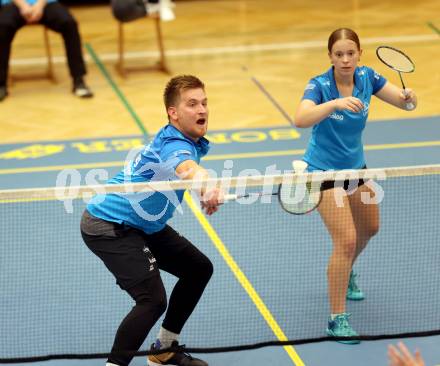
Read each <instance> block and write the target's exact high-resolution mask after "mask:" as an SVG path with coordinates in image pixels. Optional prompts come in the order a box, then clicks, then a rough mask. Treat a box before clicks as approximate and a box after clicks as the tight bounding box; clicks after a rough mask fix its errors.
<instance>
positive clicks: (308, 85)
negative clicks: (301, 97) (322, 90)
mask: <svg viewBox="0 0 440 366" xmlns="http://www.w3.org/2000/svg"><path fill="white" fill-rule="evenodd" d="M315 88H316V85H315V84H312V83H309V84H307V85H306V88H305V90H313V89H315Z"/></svg>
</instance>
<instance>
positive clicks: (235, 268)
mask: <svg viewBox="0 0 440 366" xmlns="http://www.w3.org/2000/svg"><path fill="white" fill-rule="evenodd" d="M184 199H185V202H186V204H187V205H188V206H189V208H190V209H191V211H192V213H193V214H194V216H195V217H196V218H197V220H198V221H199V224H200V226H202V228H203V230H205V233H206V234H207V235H208V237H209V238H210V239H211V241H212V243H213V244H214V246H215V248H216V249H217V251H218V252H219V253H220V255H221V256H222V258H223V260H224V261H225V262H226V264H227V266H228V267H229V269H230V270H231V272H232V273H233V274H234V276H235V278H236V280H237V281H238V283H239V284H240V285H241V286H242V287H243V289H244V290H245V291H246V293H247V294H248V296H249V298H250V299H251V300H252V302H253V303H254V305H255V307H256V308H257V310H258V311H259V312H260V315H261V316H262V317H263V319H264V320H265V321H266V323H267V325H268V326H269V328H270V329H271V330H272V332H273V333H274V334H275V336H276V337H277V339H278V340H279V341H280V342H284V341H288V338H287V336H286V335H285V334H284V332H283V330H282V329H281V327H280V326H279V324H278V322H277V321H276V320H275V318H274V316H273V315H272V313H271V311H270V310H269V309H268V308H267V306H266V304H265V303H264V301H263V300H262V298H261V297H260V295H259V294H258V292H257V291H256V290H255V288H254V286H253V285H252V283H251V282H250V281H249V279H248V278H247V276H246V275H245V274H244V272H243V271H242V270H241V268H240V267H239V265H238V264H237V262H236V261H235V259H234V258H233V256H232V255H231V253H230V252H229V250H228V248H227V247H226V245H225V244H224V243H223V241H222V239H221V238H220V237H219V235H218V234H217V232H216V231H215V229H214V228H213V226H212V225H211V223H210V222H209V220H208V219H207V218H206V216H205V215H204V214H203V212H202V211H201V210H200V209H199V208H198V207H197V205H196V203H195V202H194V200H193V198H192V197H191V195H190V194H188V192H185V196H184ZM283 348H284V350H285V351H286V352H287V354H288V355H289V357H290V358H291V360H292V361H293V363H294V364H295V365H296V366H304V365H305V364H304V362H303V361H302V360H301V358H300V357H299V355H298V353H297V352H296V351H295V348H294V347H293V346H283Z"/></svg>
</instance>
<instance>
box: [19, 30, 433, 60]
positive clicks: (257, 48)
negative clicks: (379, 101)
mask: <svg viewBox="0 0 440 366" xmlns="http://www.w3.org/2000/svg"><path fill="white" fill-rule="evenodd" d="M423 41H425V42H431V41H432V42H434V41H435V42H437V41H438V35H435V34H432V33H430V34H419V35H411V36H390V37H370V38H364V39H363V40H362V44H363V45H375V44H383V43H420V42H423ZM326 47H327V45H326V42H325V41H322V40H319V41H318V40H311V41H304V42H287V43H267V44H254V45H239V46H225V47H206V48H187V49H172V50H167V51H166V55H167V57H189V56H213V55H222V54H241V53H250V52H266V51H283V50H284V51H285V50H304V49H319V48H323V49H325V48H326ZM158 56H159V52H158V51H142V52H126V53H125V56H124V57H125V58H126V59H139V58H157V57H158ZM100 58H101V60H103V61H117V59H118V54H117V53H103V54H101V55H100ZM85 59H86V61H88V62H89V61H90V57H87V55H86V57H85ZM53 62H54V63H56V64H58V63H65V62H66V58H65V56H55V57H53ZM46 63H47V60H46V58H44V57H33V58H17V59H11V62H10V64H11V65H12V66H20V65H22V66H25V65H44V64H46Z"/></svg>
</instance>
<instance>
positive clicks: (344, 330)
mask: <svg viewBox="0 0 440 366" xmlns="http://www.w3.org/2000/svg"><path fill="white" fill-rule="evenodd" d="M350 316H351V314H348V313H342V314H339V315H336V317H335V318H334V319H333V320H331V318H330V319H329V320H328V327H327V334H328V335H329V336H331V337H357V336H359V334H357V333H356V332H355V331H354V330H353V328H352V327H351V326H350V324H349V323H348V318H349V317H350ZM337 342H339V343H344V344H357V343H360V341H359V340H358V339H350V340H347V341H343V340H337Z"/></svg>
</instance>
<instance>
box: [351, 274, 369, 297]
mask: <svg viewBox="0 0 440 366" xmlns="http://www.w3.org/2000/svg"><path fill="white" fill-rule="evenodd" d="M356 277H357V274H356V273H354V272H353V271H351V272H350V280H349V281H348V288H347V300H353V301H360V300H363V299H365V296H364V293H363V292H362V291H361V289H360V288H359V287H358V285H357V284H356Z"/></svg>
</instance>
